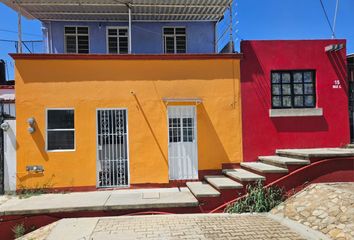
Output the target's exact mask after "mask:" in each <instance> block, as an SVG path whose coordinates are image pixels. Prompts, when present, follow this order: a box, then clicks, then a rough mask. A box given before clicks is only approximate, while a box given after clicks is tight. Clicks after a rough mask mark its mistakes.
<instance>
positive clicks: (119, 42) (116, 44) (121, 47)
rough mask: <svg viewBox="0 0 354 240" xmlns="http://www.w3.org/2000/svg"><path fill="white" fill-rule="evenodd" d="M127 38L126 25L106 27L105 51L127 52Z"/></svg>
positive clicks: (114, 52) (113, 52)
mask: <svg viewBox="0 0 354 240" xmlns="http://www.w3.org/2000/svg"><path fill="white" fill-rule="evenodd" d="M128 38H129V36H128V28H127V27H108V28H107V52H108V53H112V54H127V53H128V44H129V43H128V42H129V41H128Z"/></svg>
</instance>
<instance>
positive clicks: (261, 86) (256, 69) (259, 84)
mask: <svg viewBox="0 0 354 240" xmlns="http://www.w3.org/2000/svg"><path fill="white" fill-rule="evenodd" d="M241 44H242V46H245V47H242V51H243V49H245V51H247V52H245V55H247V59H245V60H246V61H241V76H242V77H241V83H243V84H252V91H253V92H254V93H256V95H257V98H258V101H257V102H258V103H261V104H262V105H263V107H262V109H258V110H259V111H263V114H268V109H270V104H271V103H270V99H271V92H270V90H269V89H271V86H270V80H269V81H268V80H267V75H266V74H265V73H264V70H263V69H264V67H263V65H262V63H261V61H260V59H259V58H258V56H257V53H256V51H255V50H254V48H253V46H252V44H251V43H250V42H242V43H241ZM248 59H252V61H247V60H248ZM242 69H245V72H247V73H249V72H252V75H246V76H245V74H242ZM249 69H252V70H249ZM241 91H242V88H241Z"/></svg>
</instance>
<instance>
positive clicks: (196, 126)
mask: <svg viewBox="0 0 354 240" xmlns="http://www.w3.org/2000/svg"><path fill="white" fill-rule="evenodd" d="M197 106H198V105H170V106H168V105H167V112H166V118H167V160H168V180H169V181H175V180H177V181H178V180H194V179H171V176H170V157H169V156H170V154H169V152H170V125H169V117H168V108H169V107H193V108H194V129H195V153H196V154H195V158H196V162H197V176H196V178H195V179H199V158H198V124H197V122H198V119H197V115H198V113H197ZM182 124H183V123H182V122H181V126H183V125H182ZM181 139H182V135H181Z"/></svg>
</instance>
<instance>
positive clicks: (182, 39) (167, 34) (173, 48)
mask: <svg viewBox="0 0 354 240" xmlns="http://www.w3.org/2000/svg"><path fill="white" fill-rule="evenodd" d="M163 40H164V53H186V49H187V47H186V28H185V27H164V28H163Z"/></svg>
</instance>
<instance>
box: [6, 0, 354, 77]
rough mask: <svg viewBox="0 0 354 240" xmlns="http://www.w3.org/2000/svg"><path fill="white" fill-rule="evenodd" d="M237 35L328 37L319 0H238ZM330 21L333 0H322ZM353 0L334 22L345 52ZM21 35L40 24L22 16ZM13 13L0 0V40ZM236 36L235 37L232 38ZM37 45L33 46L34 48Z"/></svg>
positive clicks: (351, 35) (12, 24) (344, 1)
mask: <svg viewBox="0 0 354 240" xmlns="http://www.w3.org/2000/svg"><path fill="white" fill-rule="evenodd" d="M235 2H236V3H237V6H235V11H234V13H237V16H236V19H237V21H238V24H237V30H238V33H237V34H238V35H235V36H236V37H235V40H237V42H236V49H237V50H238V49H239V43H240V40H241V39H245V40H251V39H318V38H321V39H323V38H331V35H332V34H331V30H330V28H329V26H328V24H327V22H326V19H325V16H324V13H323V10H322V8H321V4H320V1H319V0H238V1H235ZM323 3H324V6H325V8H326V10H327V13H328V15H329V19H330V21H331V22H333V16H334V10H335V3H336V0H323ZM353 23H354V0H340V4H339V11H338V17H337V24H336V36H337V38H345V39H347V41H348V42H347V52H348V53H354V25H353ZM22 26H23V27H22V29H23V39H24V40H41V38H42V36H41V34H42V32H41V24H40V23H39V22H38V21H36V20H31V21H29V20H26V19H23V25H22ZM16 32H17V14H16V13H15V12H14V11H12V10H11V9H9V8H8V7H6V6H5V5H3V4H0V40H1V39H5V40H16V39H17V33H16ZM236 38H237V39H236ZM38 48H39V46H36V49H38ZM9 52H15V47H14V44H13V43H6V42H1V41H0V59H4V60H5V61H7V63H8V66H9V67H8V70H9V75H10V78H12V75H13V74H12V64H13V63H12V60H11V58H10V57H9V56H8V53H9Z"/></svg>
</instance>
